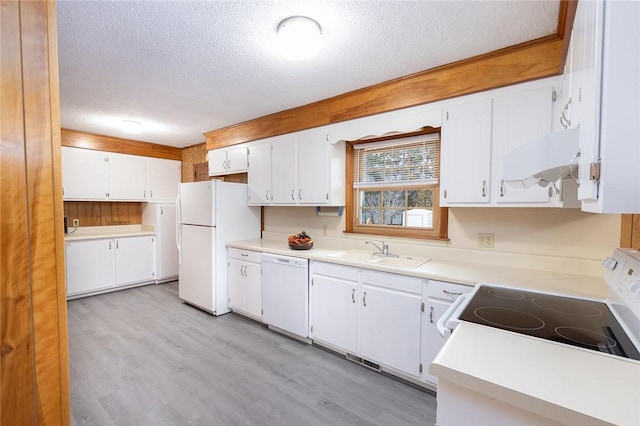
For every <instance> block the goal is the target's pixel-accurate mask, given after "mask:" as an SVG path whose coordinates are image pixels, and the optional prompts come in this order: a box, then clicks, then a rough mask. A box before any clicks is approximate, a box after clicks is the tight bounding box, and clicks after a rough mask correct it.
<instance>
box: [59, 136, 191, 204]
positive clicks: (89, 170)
mask: <svg viewBox="0 0 640 426" xmlns="http://www.w3.org/2000/svg"><path fill="white" fill-rule="evenodd" d="M180 165H181V162H180V161H177V160H165V159H159V158H149V157H143V156H138V155H129V154H119V153H114V152H104V151H95V150H90V149H82V148H74V147H66V146H63V147H62V186H63V197H64V200H68V201H71V200H78V201H91V200H101V201H162V202H167V201H171V202H174V201H175V199H176V197H177V195H178V194H177V191H178V183H180Z"/></svg>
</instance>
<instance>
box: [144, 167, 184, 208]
mask: <svg viewBox="0 0 640 426" xmlns="http://www.w3.org/2000/svg"><path fill="white" fill-rule="evenodd" d="M180 180H181V174H180V161H177V160H166V159H163V158H147V187H148V191H147V199H148V200H149V201H165V202H166V201H171V202H175V201H176V198H177V197H178V185H179V184H180Z"/></svg>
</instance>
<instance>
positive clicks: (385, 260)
mask: <svg viewBox="0 0 640 426" xmlns="http://www.w3.org/2000/svg"><path fill="white" fill-rule="evenodd" d="M328 256H329V257H335V258H337V259H343V260H353V261H357V262H366V263H375V264H378V265H385V266H393V267H396V268H406V269H412V268H417V267H418V266H420V265H422V264H423V263H425V262H428V261H429V260H431V259H426V258H423V257H412V256H398V257H394V256H379V255H376V254H375V253H373V252H370V251H366V250H344V251H339V252H336V253H331V254H329V255H328Z"/></svg>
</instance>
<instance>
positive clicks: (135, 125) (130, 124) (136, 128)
mask: <svg viewBox="0 0 640 426" xmlns="http://www.w3.org/2000/svg"><path fill="white" fill-rule="evenodd" d="M120 130H122V131H123V132H125V133H135V134H138V133H142V124H140V122H138V121H133V120H124V121H122V123H120Z"/></svg>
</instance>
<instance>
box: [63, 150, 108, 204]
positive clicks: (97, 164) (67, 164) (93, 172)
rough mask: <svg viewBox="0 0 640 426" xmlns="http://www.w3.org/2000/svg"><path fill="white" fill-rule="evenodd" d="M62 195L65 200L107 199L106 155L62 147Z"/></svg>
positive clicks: (99, 152)
mask: <svg viewBox="0 0 640 426" xmlns="http://www.w3.org/2000/svg"><path fill="white" fill-rule="evenodd" d="M62 193H63V197H64V199H65V200H106V199H108V197H109V165H108V163H107V153H105V152H101V151H93V150H90V149H81V148H71V147H66V146H63V147H62Z"/></svg>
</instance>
